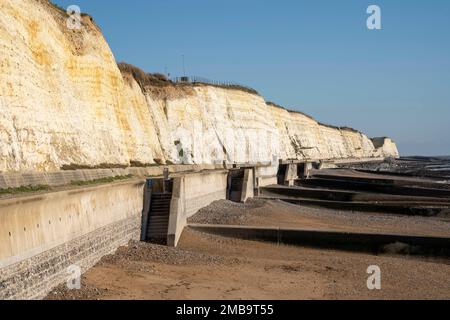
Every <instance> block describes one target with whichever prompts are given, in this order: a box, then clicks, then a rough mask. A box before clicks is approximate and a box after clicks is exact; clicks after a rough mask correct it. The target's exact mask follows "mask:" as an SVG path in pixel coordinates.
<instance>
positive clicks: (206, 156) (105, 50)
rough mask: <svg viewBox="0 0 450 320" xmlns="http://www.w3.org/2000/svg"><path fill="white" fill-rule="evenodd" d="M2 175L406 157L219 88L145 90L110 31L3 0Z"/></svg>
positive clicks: (26, 2) (37, 4)
mask: <svg viewBox="0 0 450 320" xmlns="http://www.w3.org/2000/svg"><path fill="white" fill-rule="evenodd" d="M0 8H1V10H0V110H1V112H0V157H1V158H0V171H3V172H8V171H47V170H55V169H56V170H58V169H64V168H77V167H99V166H129V165H151V164H155V163H180V162H184V163H196V164H203V163H214V162H222V161H226V162H228V163H235V162H237V163H249V162H251V163H267V162H272V161H274V160H276V159H332V158H355V157H356V158H359V157H376V156H393V157H396V156H398V152H397V149H396V146H395V144H394V143H393V142H392V141H390V140H389V141H388V140H386V142H387V144H383V143H382V144H381V145H377V146H374V143H373V142H372V141H371V140H370V139H369V138H368V137H366V136H365V135H363V134H361V133H359V132H356V131H354V130H350V129H339V128H334V127H330V126H325V125H321V124H319V123H318V122H317V121H315V120H314V119H311V118H310V117H308V116H305V115H303V114H301V113H295V112H289V111H287V110H284V109H282V108H279V107H277V106H274V105H267V104H266V102H265V101H264V99H263V98H262V97H260V96H258V95H256V94H251V93H248V92H245V91H241V90H235V89H229V88H218V87H212V86H203V85H201V86H179V85H177V86H175V85H172V84H171V85H167V86H151V85H150V86H145V85H142V83H139V82H138V81H137V80H138V79H135V77H133V76H132V75H131V74H130V73H128V72H126V71H123V72H121V71H120V70H119V68H118V67H117V64H116V61H115V59H114V56H113V54H112V52H111V50H110V48H109V46H108V44H107V43H106V41H105V39H104V38H103V36H102V34H101V32H100V30H99V29H98V27H97V26H96V25H95V23H94V22H93V21H92V19H91V18H90V17H89V16H86V15H84V16H83V21H82V28H81V30H79V31H78V30H69V29H68V28H67V27H66V23H65V22H66V19H67V17H66V15H65V13H64V12H61V11H60V10H58V9H57V8H55V7H54V6H53V5H51V4H50V3H49V2H48V1H47V0H0Z"/></svg>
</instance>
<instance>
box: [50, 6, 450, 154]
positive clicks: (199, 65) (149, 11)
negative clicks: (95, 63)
mask: <svg viewBox="0 0 450 320" xmlns="http://www.w3.org/2000/svg"><path fill="white" fill-rule="evenodd" d="M54 2H55V3H57V4H59V5H61V6H63V7H67V6H69V5H72V4H76V5H79V6H80V7H81V9H82V11H83V12H87V13H90V14H91V15H92V16H93V17H94V19H95V20H96V22H97V24H98V25H99V26H100V27H101V29H102V31H103V33H104V35H105V37H106V38H107V40H108V43H109V44H110V46H111V48H112V50H113V52H114V55H115V57H116V59H117V61H126V62H129V63H132V64H135V65H137V66H139V67H141V68H142V69H144V70H146V71H149V72H164V71H165V70H166V68H167V70H168V71H169V72H170V73H171V75H172V76H178V75H181V74H182V58H181V56H182V55H183V54H184V55H185V57H186V69H187V73H188V74H189V75H197V76H203V77H206V78H210V79H215V80H229V81H235V82H239V83H243V84H246V85H249V86H251V87H254V88H255V89H257V90H258V91H259V92H260V93H261V94H262V95H263V96H264V97H265V98H266V99H267V100H269V101H274V102H276V103H278V104H281V105H284V106H286V107H289V108H291V109H297V110H301V111H304V112H306V113H308V114H310V115H312V116H314V117H315V118H317V119H318V120H319V121H321V122H325V123H330V124H334V125H341V126H344V125H347V126H351V127H354V128H357V129H360V130H362V131H364V132H365V133H367V134H368V135H369V136H390V137H392V138H393V139H394V140H396V142H397V144H398V146H399V149H400V152H401V153H402V154H404V155H419V154H420V155H443V154H450V124H449V122H450V41H449V39H450V1H448V0H433V1H426V0H408V1H406V0H396V1H392V0H389V1H388V0H371V1H366V0H342V1H337V0H315V1H314V0H305V1H303V0H279V1H275V0H270V1H269V0H227V1H215V0H128V1H121V0H114V1H107V0H94V1H93V0H54ZM371 4H376V5H378V6H380V8H381V12H382V28H383V29H382V30H373V31H370V30H368V29H367V27H366V19H367V17H368V14H367V13H366V9H367V7H368V6H369V5H371Z"/></svg>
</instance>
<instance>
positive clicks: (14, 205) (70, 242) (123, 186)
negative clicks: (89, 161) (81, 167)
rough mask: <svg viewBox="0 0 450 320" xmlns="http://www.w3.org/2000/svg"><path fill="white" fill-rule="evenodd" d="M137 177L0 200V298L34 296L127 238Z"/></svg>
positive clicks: (135, 218)
mask: <svg viewBox="0 0 450 320" xmlns="http://www.w3.org/2000/svg"><path fill="white" fill-rule="evenodd" d="M143 189H144V181H143V180H133V181H127V182H121V183H113V184H106V185H101V186H95V187H89V188H83V189H73V190H67V191H59V192H52V193H47V194H39V195H33V196H24V197H19V198H15V199H3V200H0V299H37V298H42V297H44V296H45V295H46V294H47V293H48V292H49V291H50V290H51V289H52V288H53V287H54V286H56V285H58V284H59V283H61V282H63V281H65V280H66V279H67V277H68V273H67V267H69V266H70V265H77V266H79V267H80V268H81V269H82V271H85V270H87V269H88V268H90V267H91V266H93V265H94V264H95V263H96V262H97V261H98V260H99V259H100V258H101V257H103V256H104V255H106V254H109V253H112V252H114V251H115V250H116V249H117V248H118V247H119V246H121V245H124V244H126V243H127V242H128V241H129V240H130V239H136V240H139V238H140V231H141V228H140V225H141V215H142V210H143Z"/></svg>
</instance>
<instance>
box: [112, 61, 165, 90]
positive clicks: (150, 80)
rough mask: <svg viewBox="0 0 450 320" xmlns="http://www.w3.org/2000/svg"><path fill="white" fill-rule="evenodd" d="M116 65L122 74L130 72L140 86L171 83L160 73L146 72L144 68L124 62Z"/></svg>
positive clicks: (159, 85) (160, 85) (161, 85)
mask: <svg viewBox="0 0 450 320" xmlns="http://www.w3.org/2000/svg"><path fill="white" fill-rule="evenodd" d="M117 66H118V67H119V70H120V72H122V74H124V73H129V74H131V75H132V76H133V78H134V79H135V80H136V81H137V83H139V85H140V86H141V87H142V88H144V87H146V86H158V87H165V86H169V85H172V84H173V83H172V82H171V81H170V80H169V79H167V77H166V76H165V75H163V74H160V73H147V72H145V71H144V70H142V69H139V68H138V67H135V66H133V65H132V64H128V63H125V62H119V63H118V64H117Z"/></svg>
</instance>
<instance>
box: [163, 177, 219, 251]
mask: <svg viewBox="0 0 450 320" xmlns="http://www.w3.org/2000/svg"><path fill="white" fill-rule="evenodd" d="M227 175H228V171H226V170H220V171H212V172H205V173H197V174H187V175H185V176H183V177H178V178H174V182H173V191H172V203H171V208H170V219H169V232H168V236H167V244H168V245H169V246H176V245H177V244H178V241H179V239H180V236H181V233H182V232H183V229H184V227H185V226H186V224H187V219H188V218H189V217H191V216H193V215H194V214H195V213H197V211H198V210H200V209H201V208H204V207H206V206H208V205H209V204H211V203H212V202H214V201H217V200H223V199H226V194H227Z"/></svg>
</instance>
